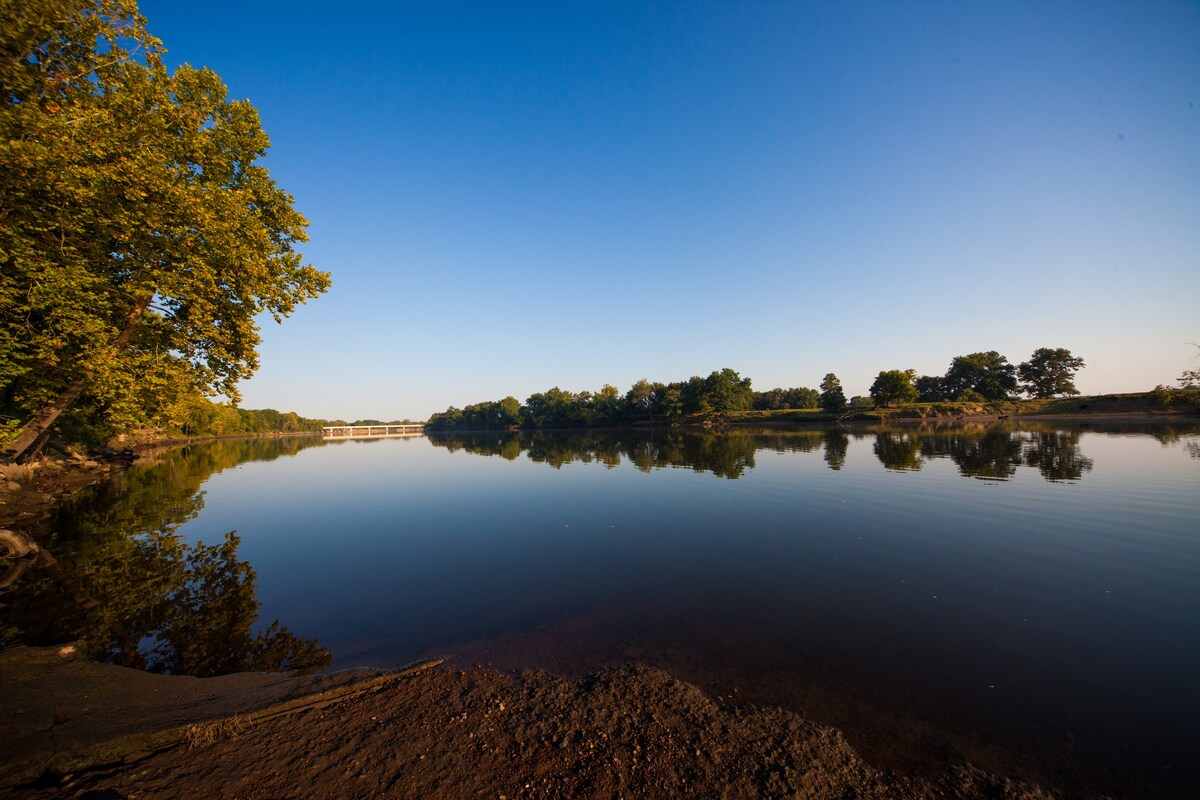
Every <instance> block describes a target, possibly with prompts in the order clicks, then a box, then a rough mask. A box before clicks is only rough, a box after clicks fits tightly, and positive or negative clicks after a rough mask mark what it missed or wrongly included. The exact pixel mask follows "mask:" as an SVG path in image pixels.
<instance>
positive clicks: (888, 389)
mask: <svg viewBox="0 0 1200 800" xmlns="http://www.w3.org/2000/svg"><path fill="white" fill-rule="evenodd" d="M916 376H917V372H916V370H911V369H909V370H903V369H888V370H884V371H883V372H880V373H879V374H878V375H876V376H875V382H874V383H872V384H871V399H872V400H874V401H875V405H877V406H889V405H891V404H892V403H911V402H913V401H914V400H916V399H917V395H918V394H919V393H918V392H917V387H916V386H914V385H913V381H914V380H916Z"/></svg>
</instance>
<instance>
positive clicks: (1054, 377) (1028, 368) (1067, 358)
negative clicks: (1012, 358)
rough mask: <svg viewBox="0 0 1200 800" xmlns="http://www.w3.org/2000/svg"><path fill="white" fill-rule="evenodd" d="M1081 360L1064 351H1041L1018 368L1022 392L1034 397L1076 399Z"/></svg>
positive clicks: (1058, 349)
mask: <svg viewBox="0 0 1200 800" xmlns="http://www.w3.org/2000/svg"><path fill="white" fill-rule="evenodd" d="M1083 367H1084V363H1083V359H1082V358H1078V357H1076V356H1073V355H1071V351H1070V350H1067V349H1066V348H1065V347H1057V348H1054V349H1051V348H1049V347H1039V348H1038V349H1037V350H1034V351H1033V355H1032V356H1030V358H1029V360H1028V361H1022V362H1021V363H1020V364H1018V365H1017V375H1018V376H1020V378H1021V388H1022V389H1023V390H1024V391H1025V392H1026V393H1028V394H1029V395H1030V396H1031V397H1054V396H1055V395H1058V394H1068V395H1075V394H1079V390H1078V389H1076V388H1075V373H1076V372H1078V371H1079V370H1081V369H1083Z"/></svg>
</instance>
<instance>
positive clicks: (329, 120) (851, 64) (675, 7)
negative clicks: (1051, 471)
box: [141, 0, 1200, 419]
mask: <svg viewBox="0 0 1200 800" xmlns="http://www.w3.org/2000/svg"><path fill="white" fill-rule="evenodd" d="M141 8H142V11H143V13H144V14H145V15H146V17H147V18H148V21H149V27H150V30H151V32H152V33H154V34H155V35H156V36H158V37H159V38H161V39H162V40H163V41H164V43H165V45H166V47H167V48H168V50H169V51H170V52H169V60H170V61H171V62H172V63H181V62H184V61H186V62H188V63H191V64H193V65H195V66H207V67H211V68H212V69H213V70H215V71H216V72H217V73H218V74H219V75H220V76H221V77H222V78H223V79H224V80H225V82H226V83H227V85H228V86H229V88H230V94H231V95H232V96H233V97H237V98H248V99H249V100H251V101H252V102H253V103H254V105H255V106H257V108H258V109H259V111H260V112H261V114H262V118H263V126H264V128H265V129H266V131H267V132H268V134H269V135H270V136H271V139H272V149H271V151H270V154H269V156H268V158H267V162H266V163H267V166H268V167H269V168H270V170H271V174H272V176H273V177H274V178H275V180H276V181H277V182H278V183H279V185H280V186H282V187H283V188H284V189H285V190H287V191H288V192H290V193H291V194H293V195H294V196H295V198H296V206H297V208H298V209H299V210H300V211H301V212H302V213H304V214H305V215H306V216H307V217H308V218H309V220H310V222H311V227H310V230H309V233H310V236H311V239H312V241H311V242H310V243H308V244H307V245H306V246H305V247H304V248H303V252H304V253H305V255H306V257H307V258H308V260H309V261H310V262H311V263H313V264H314V265H316V266H318V267H319V268H321V269H325V270H328V271H330V272H331V273H332V276H333V288H332V289H331V290H330V292H329V293H328V294H327V295H325V296H323V297H321V298H319V299H318V300H316V301H314V302H312V303H310V304H308V305H307V306H304V307H302V308H300V309H299V310H298V311H297V313H296V314H295V315H294V316H293V317H292V318H290V319H287V320H285V321H284V323H283V324H282V325H281V326H276V325H275V324H274V323H272V322H270V321H269V320H268V321H267V323H266V324H264V326H263V327H264V343H263V345H262V348H261V351H260V352H261V358H262V367H261V369H260V370H259V373H258V374H257V375H256V376H255V377H254V378H253V379H251V380H250V381H248V382H246V383H245V384H244V385H243V390H244V399H243V405H245V406H247V407H251V408H258V407H274V408H278V409H280V410H295V411H298V412H299V413H301V414H304V415H306V416H318V417H326V418H336V417H342V418H348V419H352V418H356V417H376V418H401V417H411V418H422V419H423V418H425V417H427V416H428V415H429V414H430V413H431V412H434V411H439V410H442V409H444V408H445V407H446V406H449V405H458V406H462V405H465V404H468V403H472V402H477V401H480V400H490V399H499V398H501V397H503V396H505V395H508V394H512V395H514V396H516V397H517V398H518V399H521V400H524V399H525V397H527V396H528V395H529V394H531V393H533V392H535V391H542V390H544V389H547V388H550V387H551V386H560V387H562V388H565V389H571V390H574V391H580V390H582V389H592V390H595V389H598V388H599V387H600V386H601V385H603V384H605V383H612V384H614V385H616V386H617V387H618V388H620V389H621V390H622V391H624V390H625V389H627V388H628V387H629V386H630V385H631V384H632V383H633V382H634V381H636V380H637V379H638V378H642V377H646V378H650V379H652V380H653V379H656V380H664V381H671V380H682V379H686V378H688V377H690V376H692V375H697V374H701V375H707V374H708V373H709V372H711V371H712V370H714V369H720V368H722V367H732V368H733V369H736V370H738V371H739V372H741V373H742V375H743V376H749V377H751V378H752V379H753V381H754V386H755V388H758V389H768V388H771V387H774V386H785V387H786V386H816V385H817V384H818V383H819V382H820V380H821V378H822V376H824V375H825V373H827V372H831V371H832V372H835V373H837V374H838V375H839V377H841V379H842V382H843V384H844V385H845V387H846V389H847V391H848V393H849V394H859V393H862V394H865V393H866V391H867V389H868V387H869V386H870V383H871V381H872V379H873V378H874V376H875V374H876V373H877V372H879V371H880V370H884V369H907V368H910V367H911V368H914V369H916V370H917V371H918V372H920V373H922V374H941V373H943V372H945V370H946V367H947V366H948V365H949V362H950V359H951V358H952V357H953V356H955V355H960V354H965V353H971V352H976V351H980V350H998V351H999V352H1001V353H1003V354H1004V355H1006V356H1008V358H1009V360H1010V361H1012V362H1013V363H1017V362H1020V361H1023V360H1025V359H1027V358H1028V357H1029V355H1030V354H1031V353H1032V351H1033V350H1034V349H1035V348H1037V347H1043V346H1044V347H1067V348H1069V349H1070V350H1072V351H1073V352H1074V353H1075V354H1076V355H1080V356H1083V357H1084V359H1085V360H1086V361H1087V364H1088V366H1087V368H1086V369H1084V370H1083V371H1082V372H1081V373H1080V374H1079V377H1078V380H1077V383H1078V386H1079V388H1080V389H1081V390H1082V391H1083V392H1084V393H1102V392H1119V391H1139V390H1144V389H1148V388H1151V387H1153V386H1154V385H1155V384H1158V383H1171V382H1173V380H1174V379H1175V377H1177V376H1178V375H1179V373H1180V372H1181V371H1182V370H1184V369H1189V368H1195V367H1196V366H1197V362H1196V361H1193V360H1192V358H1193V356H1194V355H1196V354H1197V353H1200V350H1197V349H1196V348H1195V347H1192V346H1190V345H1188V344H1187V343H1188V342H1195V341H1200V321H1198V320H1200V310H1198V303H1197V300H1198V298H1200V4H1197V3H1194V2H1164V3H1155V2H1131V3H1106V2H1094V1H1093V2H1080V3H1070V2H1055V3H1020V2H996V3H972V2H936V3H908V2H906V3H884V2H877V3H876V2H872V3H832V2H829V3H826V2H820V3H800V2H796V3H784V2H764V3H711V4H708V3H593V4H570V3H545V4H513V5H510V4H503V3H479V4H455V3H421V4H411V5H410V4H405V3H360V4H347V6H346V7H345V8H339V7H335V6H332V5H330V4H328V3H310V2H302V1H300V2H298V1H296V0H293V1H292V2H287V3H271V2H245V0H243V1H242V2H239V3H226V2H205V3H179V2H172V1H168V0H143V2H142V4H141Z"/></svg>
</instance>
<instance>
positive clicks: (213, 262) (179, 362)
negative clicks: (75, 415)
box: [0, 0, 329, 425]
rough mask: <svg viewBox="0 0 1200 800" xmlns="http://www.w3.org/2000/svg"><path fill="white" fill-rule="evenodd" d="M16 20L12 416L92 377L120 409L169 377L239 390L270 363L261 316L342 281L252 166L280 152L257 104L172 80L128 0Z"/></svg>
mask: <svg viewBox="0 0 1200 800" xmlns="http://www.w3.org/2000/svg"><path fill="white" fill-rule="evenodd" d="M10 16H12V17H13V24H12V25H11V26H8V25H6V26H5V27H6V30H5V32H4V33H3V34H2V38H0V47H2V49H3V53H4V56H5V58H4V59H0V60H3V63H4V66H3V67H2V68H0V78H3V80H4V82H5V83H4V87H3V92H2V93H0V161H2V162H3V165H4V169H3V170H0V268H2V269H0V299H2V300H3V305H2V306H0V363H3V364H4V366H3V367H2V368H0V389H3V390H4V393H5V395H6V398H7V403H8V405H9V406H10V410H11V411H13V412H16V413H17V414H24V415H26V416H28V415H30V414H32V413H33V412H34V411H37V410H38V409H39V408H41V407H43V406H45V405H46V404H48V403H51V402H52V401H53V400H54V399H55V398H56V397H58V396H59V393H61V392H62V391H63V390H64V389H65V388H66V387H67V386H68V385H70V384H71V383H72V382H73V381H77V380H80V379H82V380H84V381H86V384H85V385H86V387H87V389H86V391H87V392H88V393H89V394H90V395H91V396H92V397H93V398H94V399H98V400H102V401H103V405H104V407H106V408H109V409H113V410H114V411H116V410H117V409H120V408H122V404H124V405H125V406H131V405H132V406H136V405H137V404H138V402H142V401H147V400H149V399H150V396H149V395H148V394H147V392H146V391H144V387H146V386H150V385H154V386H155V389H156V392H155V394H158V393H160V392H161V391H162V390H164V389H166V387H165V385H164V383H166V384H170V386H172V387H174V389H175V390H176V391H193V392H202V393H210V394H223V395H225V396H227V397H230V398H231V399H235V400H236V398H237V383H238V382H239V381H240V380H242V379H244V378H246V377H248V376H249V375H251V374H253V372H254V370H255V369H256V367H257V353H256V351H255V348H256V347H257V345H258V344H259V341H260V339H259V334H258V328H257V324H256V322H255V317H256V316H257V315H259V314H261V313H267V314H270V315H271V316H272V317H273V318H274V319H275V320H276V321H279V320H281V319H282V318H283V317H286V316H288V315H289V314H291V313H292V312H293V311H294V310H295V309H296V307H297V305H299V304H301V303H304V302H305V301H307V300H309V299H311V298H314V297H317V296H319V295H320V294H321V293H323V292H324V291H326V290H327V289H328V287H329V275H328V274H327V273H323V272H319V271H318V270H316V269H315V268H313V267H312V266H311V265H308V264H305V263H304V261H303V258H302V256H301V255H300V254H299V253H297V252H296V251H295V249H294V248H295V247H296V245H297V244H299V243H301V242H304V241H306V240H307V236H306V233H305V228H306V227H307V224H308V223H307V220H305V219H304V217H303V216H302V215H300V214H299V213H298V212H297V211H296V210H295V209H294V208H293V198H292V197H291V196H290V195H288V194H287V193H285V192H283V191H282V190H281V189H279V187H278V186H276V185H275V183H274V181H272V180H271V178H270V175H269V174H268V172H267V171H266V169H264V168H263V167H262V166H261V165H260V164H258V163H257V162H258V160H259V159H261V158H262V156H263V155H264V154H265V152H266V149H267V147H268V146H269V140H268V138H267V136H266V134H265V133H264V132H263V130H262V128H261V125H260V122H259V117H258V112H257V111H256V110H255V109H254V107H253V106H252V105H251V104H250V103H248V102H246V101H242V100H239V101H231V100H229V98H228V96H227V91H226V88H225V86H224V85H223V84H222V82H221V80H220V78H218V77H217V76H216V75H215V74H214V73H212V72H211V71H209V70H206V69H194V68H192V67H190V66H187V65H184V66H182V67H180V68H179V69H177V70H176V71H175V72H174V73H173V74H169V73H168V72H167V70H166V69H165V68H164V66H163V65H162V61H161V53H162V50H161V45H160V44H159V43H158V41H157V40H156V39H154V38H153V37H151V36H150V35H149V34H148V33H147V32H146V31H145V28H144V21H143V20H142V19H141V18H140V17H139V16H138V15H137V12H136V7H135V6H134V5H133V3H130V2H121V1H120V0H117V1H112V2H110V0H95V2H81V1H80V0H76V2H72V3H68V4H67V6H66V8H64V7H63V4H62V3H51V2H42V3H37V2H34V3H22V4H20V5H19V7H15V8H13V10H12V11H11V12H9V13H6V14H5V17H6V21H7V18H8V17H10ZM148 298H150V299H152V303H148V302H147V299H148ZM142 306H144V310H141V311H139V307H142ZM131 315H132V316H131ZM156 384H157V385H156ZM167 393H168V394H170V393H171V392H169V391H168V392H167ZM139 394H140V395H141V396H142V401H138V400H137V399H136V398H137V396H138V395H139ZM146 412H147V413H145V414H143V416H144V417H145V418H147V419H152V418H153V417H154V409H153V408H152V407H151V408H146ZM117 416H118V417H124V418H131V417H130V415H129V414H128V413H127V412H121V413H119V414H118V415H117ZM51 421H52V419H51ZM43 422H44V420H43ZM39 424H40V423H39ZM48 424H49V422H45V425H48Z"/></svg>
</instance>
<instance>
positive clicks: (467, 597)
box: [0, 424, 1200, 796]
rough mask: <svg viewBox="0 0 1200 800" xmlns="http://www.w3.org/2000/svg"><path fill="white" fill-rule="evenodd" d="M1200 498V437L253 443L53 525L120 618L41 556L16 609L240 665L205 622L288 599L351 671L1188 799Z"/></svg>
mask: <svg viewBox="0 0 1200 800" xmlns="http://www.w3.org/2000/svg"><path fill="white" fill-rule="evenodd" d="M1198 490H1200V426H1196V425H1174V426H1168V425H1154V426H1140V427H1138V426H1128V425H1123V426H1122V425H1101V424H1096V425H1094V426H1091V427H1052V426H1048V425H1025V424H1022V425H1017V426H1007V425H1004V426H1001V425H992V426H976V427H969V428H957V429H933V430H927V429H918V428H893V429H883V430H877V429H861V430H855V429H851V430H824V431H822V430H804V431H795V430H791V431H771V432H758V433H748V432H733V433H727V434H700V433H682V432H678V431H670V432H665V431H664V432H656V433H643V432H637V433H635V432H617V433H609V432H604V433H594V432H588V433H570V434H551V433H542V434H533V435H530V434H502V435H501V434H495V435H486V434H477V435H467V436H450V435H446V436H434V435H430V436H428V437H417V438H412V439H387V440H372V441H341V442H331V443H324V442H322V441H321V440H320V439H316V438H311V439H285V440H264V439H259V440H249V441H225V442H217V443H213V444H207V445H199V446H194V447H189V448H186V449H183V450H179V451H175V452H171V453H167V454H164V455H163V456H161V457H160V458H159V463H158V464H157V465H156V466H150V467H147V468H142V469H137V470H133V471H130V472H129V473H127V474H125V475H123V476H120V477H118V478H117V479H116V480H115V481H112V482H110V483H109V484H107V485H104V486H101V487H98V488H97V489H96V490H95V491H92V492H90V493H89V494H87V495H86V496H84V497H82V498H81V499H80V500H79V501H77V502H76V503H74V504H73V505H72V506H71V507H70V508H68V509H66V510H64V511H63V512H62V513H61V514H60V516H59V518H58V519H57V520H55V521H54V522H53V523H52V524H50V525H49V526H47V527H46V528H45V529H43V530H41V531H38V532H36V535H37V536H38V537H39V539H40V540H41V541H42V542H43V544H46V545H47V546H48V548H49V549H50V550H51V551H52V552H53V553H54V554H55V556H56V557H57V558H58V560H59V561H60V562H61V563H62V564H63V566H64V567H66V568H67V569H68V570H69V571H72V572H73V573H74V574H77V575H80V576H83V577H82V583H83V585H84V586H85V587H90V589H88V591H90V592H91V594H92V595H93V596H94V597H96V598H99V600H100V609H99V610H96V611H93V612H89V613H84V612H81V611H80V610H79V608H78V606H79V603H78V602H74V601H77V600H78V597H77V595H76V596H71V595H70V592H68V591H66V590H65V589H63V588H62V585H61V581H59V582H57V583H56V582H55V581H53V580H51V579H50V578H48V577H47V576H45V575H37V574H30V575H27V576H25V577H24V578H23V579H22V581H21V582H20V583H19V584H18V585H17V586H16V587H15V588H13V589H12V590H11V591H10V592H9V593H8V594H7V595H6V596H5V597H3V598H0V602H5V603H7V605H6V607H5V608H4V609H2V610H0V625H3V628H4V631H5V634H6V636H7V637H8V638H10V639H17V640H20V639H24V640H26V641H31V642H40V643H48V642H53V641H63V640H66V639H69V638H74V637H78V636H81V635H82V636H85V637H88V639H89V641H92V642H93V643H94V644H93V648H94V649H104V647H109V648H110V650H111V655H112V657H114V658H119V651H120V646H119V643H115V642H116V639H114V638H113V637H112V636H111V635H110V633H109V632H108V631H109V628H108V626H110V625H111V624H112V623H113V622H114V621H115V622H117V623H118V626H119V627H120V626H121V625H123V626H124V629H126V630H128V631H132V635H133V637H134V639H135V640H137V641H139V642H140V646H141V649H142V651H143V652H150V653H155V652H157V653H158V654H159V656H158V660H157V661H155V660H154V659H153V658H152V659H151V662H152V663H151V666H154V665H155V664H157V667H156V668H159V669H165V670H168V671H170V670H175V669H185V667H181V666H180V664H188V663H205V664H209V665H211V664H212V663H214V662H213V660H212V658H210V657H209V656H208V655H195V654H192V655H188V654H186V653H184V650H185V649H186V647H189V646H192V645H188V644H187V642H189V641H190V642H194V641H195V640H196V639H197V638H202V635H201V634H199V633H197V631H199V630H200V629H201V628H203V627H204V626H203V625H202V624H198V623H196V622H195V617H196V615H197V614H199V615H201V616H203V615H204V614H208V615H210V617H211V615H213V614H217V615H218V616H219V617H220V625H223V626H225V628H226V629H228V630H229V631H234V630H235V629H238V630H240V631H241V633H229V634H228V635H226V638H225V639H223V640H221V642H224V644H222V643H221V642H218V643H215V644H212V647H213V648H214V649H216V650H219V649H220V648H221V647H228V646H229V645H228V642H229V641H234V640H237V641H250V637H249V636H247V634H246V632H247V631H248V630H252V631H257V632H261V631H263V630H264V627H263V625H264V623H267V622H270V621H271V620H276V619H277V620H278V621H279V622H280V623H281V624H282V625H283V626H286V627H287V629H288V631H290V633H292V634H295V635H296V636H299V637H306V638H307V639H316V640H317V641H319V643H320V645H321V646H324V647H325V648H328V650H329V651H330V653H331V654H332V666H333V667H335V668H337V667H348V666H356V665H380V666H394V665H398V664H402V663H404V662H407V661H410V660H413V659H416V658H419V657H423V656H430V655H448V656H451V657H452V659H453V660H454V661H456V662H457V663H459V664H463V665H467V664H472V663H476V662H479V663H484V664H491V665H493V666H495V667H498V668H502V669H517V668H526V667H540V668H547V669H552V670H554V671H557V672H560V673H567V674H579V673H585V672H590V671H594V670H596V669H598V668H601V667H603V666H606V665H610V664H615V663H621V662H625V661H629V660H636V661H641V662H645V663H651V664H656V665H659V666H662V667H664V668H666V669H668V670H670V671H671V672H673V673H674V674H676V675H677V676H679V677H682V678H685V679H687V680H691V681H694V682H697V683H700V684H701V685H703V686H704V687H705V688H706V689H708V690H709V691H710V692H711V693H712V694H714V695H716V696H718V697H721V698H723V699H724V698H728V700H729V701H730V702H751V703H755V702H767V703H774V704H781V705H784V706H786V707H789V708H793V709H796V710H799V711H801V712H802V713H804V714H806V715H807V716H809V717H811V718H814V719H817V720H819V721H822V722H827V723H830V724H834V725H837V726H838V727H840V728H842V729H843V730H845V731H846V732H847V735H848V737H849V738H850V740H851V742H852V743H853V744H855V745H856V746H857V747H858V748H859V749H860V751H862V752H863V753H864V755H866V756H867V757H868V759H869V760H871V761H872V762H873V763H875V764H877V765H880V766H890V767H899V768H902V769H909V770H914V769H915V770H918V771H920V770H926V769H930V770H932V769H936V768H939V767H940V766H941V765H943V764H944V763H947V762H955V761H959V760H962V759H964V758H969V759H970V760H972V761H973V762H974V763H976V764H979V765H981V766H984V767H986V768H990V769H995V770H998V771H1001V772H1004V773H1006V774H1010V775H1015V776H1018V777H1024V778H1027V779H1033V780H1039V781H1044V782H1047V783H1049V784H1051V785H1054V786H1058V787H1070V788H1073V789H1075V790H1083V791H1087V790H1101V791H1106V792H1109V793H1114V794H1120V795H1128V796H1158V795H1170V794H1174V795H1176V796H1186V795H1187V794H1189V793H1190V790H1192V789H1194V787H1195V786H1196V785H1197V784H1196V780H1197V777H1198V776H1197V770H1196V767H1195V759H1196V756H1195V753H1196V752H1197V748H1198V746H1200V681H1198V679H1197V676H1198V675H1200V491H1198ZM234 530H236V531H237V538H236V539H231V540H228V542H226V545H225V547H224V549H221V548H214V547H210V548H209V549H207V550H189V549H188V548H189V547H190V546H195V545H197V543H200V542H203V543H204V544H205V545H217V544H221V543H222V542H224V541H226V540H225V534H226V533H227V532H229V531H234ZM234 548H236V549H234ZM189 559H190V560H189ZM230 576H233V578H232V579H231V578H230ZM222 580H225V581H226V583H221V581H222ZM230 580H232V584H231V583H230V582H229V581H230ZM234 584H236V585H237V586H240V587H241V590H239V591H238V592H230V591H227V590H226V589H222V588H220V587H221V586H226V587H227V586H228V585H234ZM74 591H76V592H77V591H78V587H77V588H76V590H74ZM255 601H257V603H259V604H261V607H260V608H258V614H259V619H258V622H254V621H253V620H254V610H255V609H254V603H255ZM214 609H217V611H214ZM156 626H157V627H156ZM163 626H166V628H164V627H163ZM171 626H174V627H173V628H172V627H171ZM239 626H240V628H239ZM210 627H211V626H210ZM267 633H269V634H278V633H279V631H278V630H275V631H268V632H267ZM238 636H241V639H238ZM118 638H119V637H118ZM277 639H278V637H277ZM314 646H315V645H311V644H310V648H311V647H314ZM172 647H173V648H174V650H172V649H171V648H172ZM259 649H260V650H262V651H263V653H265V654H260V655H261V657H259V656H256V657H255V658H258V659H259V660H257V661H254V665H262V664H266V665H267V666H270V664H269V663H268V662H269V661H270V657H271V653H270V652H267V651H270V649H271V648H270V647H267V646H265V645H263V644H262V640H261V638H260V640H259ZM164 653H166V655H163V654H164ZM275 655H276V662H275V663H276V666H277V665H278V663H279V662H278V653H276V654H275ZM226 657H227V655H219V656H218V657H217V661H220V659H221V658H226ZM189 658H190V659H191V660H190V661H189ZM205 658H208V660H207V661H205ZM172 659H174V660H172ZM222 663H224V662H222ZM229 663H231V664H235V665H236V666H238V668H242V667H245V666H246V665H247V663H248V662H247V663H240V662H229ZM209 671H215V670H213V669H210V670H209Z"/></svg>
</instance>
